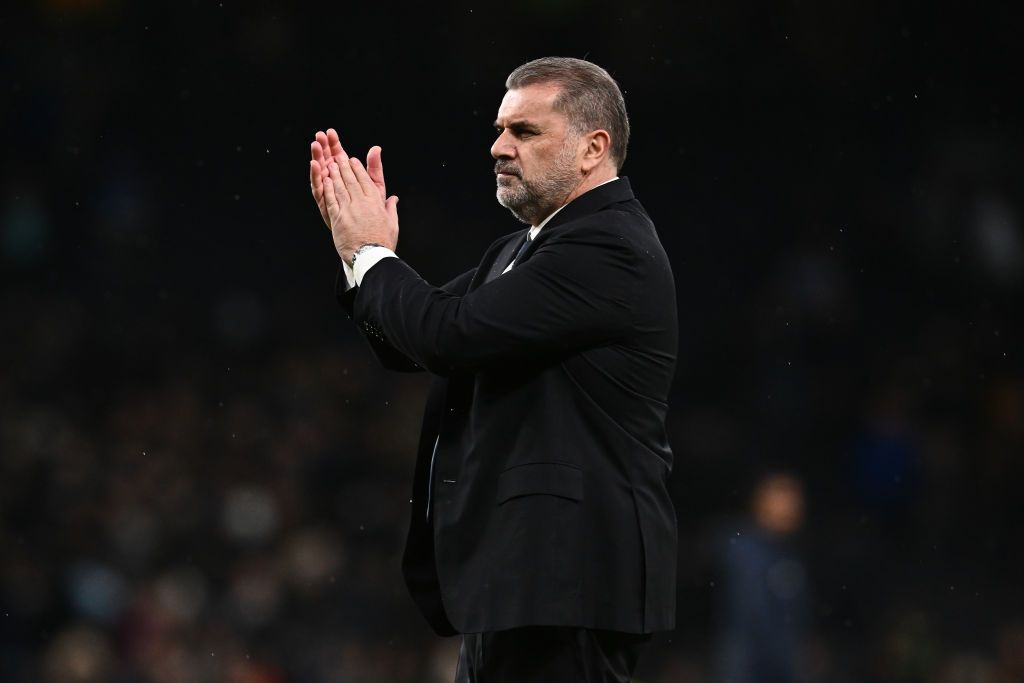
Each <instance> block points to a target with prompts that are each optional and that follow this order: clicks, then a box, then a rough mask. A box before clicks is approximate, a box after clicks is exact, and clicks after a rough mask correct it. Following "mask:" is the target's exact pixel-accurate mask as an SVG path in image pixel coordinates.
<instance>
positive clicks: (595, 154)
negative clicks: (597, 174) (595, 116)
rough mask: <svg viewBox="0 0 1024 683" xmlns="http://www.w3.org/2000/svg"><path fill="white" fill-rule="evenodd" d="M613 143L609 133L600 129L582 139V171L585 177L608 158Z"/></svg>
mask: <svg viewBox="0 0 1024 683" xmlns="http://www.w3.org/2000/svg"><path fill="white" fill-rule="evenodd" d="M611 141H612V139H611V136H610V135H608V131H606V130H603V129H600V128H599V129H597V130H592V131H590V132H589V133H587V134H586V135H584V136H583V137H582V138H580V147H581V150H582V153H583V154H582V158H581V159H580V170H581V171H583V175H587V174H589V173H590V172H591V171H593V170H594V169H595V168H597V167H598V166H599V165H600V164H601V162H603V161H604V160H605V159H607V158H608V148H609V145H611Z"/></svg>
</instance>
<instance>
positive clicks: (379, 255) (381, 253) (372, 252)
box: [341, 176, 619, 289]
mask: <svg viewBox="0 0 1024 683" xmlns="http://www.w3.org/2000/svg"><path fill="white" fill-rule="evenodd" d="M618 179H619V176H615V177H614V178H610V179H608V180H606V181H604V182H603V183H598V184H597V185H594V187H601V185H604V184H605V183H610V182H612V181H613V180H618ZM594 187H592V188H590V190H593V189H594ZM590 190H587V192H590ZM583 194H586V192H584V193H583ZM566 206H568V204H562V205H561V206H560V207H558V208H557V209H555V210H554V211H552V212H551V213H550V214H548V217H547V218H545V219H544V220H542V221H541V222H540V223H539V224H538V225H535V226H533V227H532V228H530V239H531V240H533V239H534V238H536V237H537V233H538V232H540V229H541V228H543V227H544V226H545V225H547V224H548V221H550V220H551V219H552V218H554V217H555V214H556V213H558V212H559V211H561V210H562V209H564V208H565V207H566ZM392 256H393V257H395V258H398V254H396V253H395V252H393V251H391V250H390V249H388V248H387V247H370V248H369V249H367V250H366V251H364V252H363V255H362V256H360V257H359V258H358V259H357V260H356V267H355V268H354V269H353V268H352V266H350V265H348V263H346V262H345V261H342V262H341V265H342V266H344V267H345V280H346V281H347V283H348V288H349V289H352V288H353V287H358V286H359V284H360V283H361V282H362V281H363V276H364V275H365V274H366V271H368V270H369V269H370V268H373V267H374V266H375V265H377V264H378V263H379V262H380V260H381V259H386V258H389V257H392ZM514 263H515V259H513V260H512V263H509V264H508V266H507V267H506V268H505V270H503V271H501V274H502V275H504V274H505V273H507V272H508V271H510V270H512V265H513V264H514Z"/></svg>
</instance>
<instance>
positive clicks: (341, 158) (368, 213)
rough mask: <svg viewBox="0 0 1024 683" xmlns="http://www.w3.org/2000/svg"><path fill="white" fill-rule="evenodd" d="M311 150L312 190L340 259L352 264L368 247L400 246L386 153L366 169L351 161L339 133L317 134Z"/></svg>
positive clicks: (375, 152)
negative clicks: (388, 186)
mask: <svg viewBox="0 0 1024 683" xmlns="http://www.w3.org/2000/svg"><path fill="white" fill-rule="evenodd" d="M315 137H316V139H315V140H314V141H313V142H312V143H311V144H310V155H311V157H312V159H311V160H310V162H309V185H310V189H311V190H312V192H313V199H314V200H315V201H316V204H317V207H318V208H319V209H320V216H321V217H322V218H323V219H324V223H326V224H327V227H328V228H330V230H331V234H332V235H333V237H334V247H335V249H337V251H338V255H339V256H341V258H342V259H343V260H344V261H345V262H346V263H348V264H350V265H351V263H352V253H353V252H354V251H355V250H356V249H358V248H359V247H360V246H362V245H363V244H366V243H368V242H376V243H378V244H383V245H384V246H386V247H388V248H389V249H391V250H394V249H395V248H396V247H397V246H398V197H396V196H394V195H392V196H391V197H388V196H387V191H386V189H385V185H384V166H383V164H382V163H381V148H380V147H378V146H374V147H371V148H370V151H369V152H367V155H366V166H365V167H364V166H363V164H362V162H360V161H359V159H355V158H350V157H349V156H348V154H347V153H346V152H345V149H344V148H343V147H342V146H341V141H340V140H339V139H338V134H337V132H335V130H334V129H333V128H328V129H327V132H326V133H324V132H322V131H317V133H316V136H315Z"/></svg>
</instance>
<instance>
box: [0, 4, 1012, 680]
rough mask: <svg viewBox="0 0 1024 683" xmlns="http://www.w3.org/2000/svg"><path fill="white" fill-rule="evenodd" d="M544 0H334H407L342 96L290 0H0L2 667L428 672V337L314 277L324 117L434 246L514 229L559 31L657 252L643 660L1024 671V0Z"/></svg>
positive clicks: (429, 264)
mask: <svg viewBox="0 0 1024 683" xmlns="http://www.w3.org/2000/svg"><path fill="white" fill-rule="evenodd" d="M548 4H549V3H527V5H528V7H527V8H526V9H524V10H523V11H524V12H527V14H530V15H531V16H533V15H536V17H535V18H536V22H535V23H536V26H534V27H533V29H532V30H533V31H534V33H533V34H531V36H529V37H528V38H524V40H525V41H526V42H524V44H523V45H519V44H518V43H517V44H516V45H514V46H512V47H510V48H509V49H502V50H495V49H494V45H495V43H494V40H495V38H494V37H495V36H499V35H504V33H503V31H505V30H506V29H507V28H508V26H507V21H508V18H507V17H506V16H505V15H504V14H502V13H501V12H492V13H490V14H488V13H487V12H485V11H484V8H463V7H459V8H454V9H441V8H436V7H434V6H433V5H430V6H424V7H422V8H420V9H419V10H416V9H411V10H409V11H410V12H413V13H414V14H412V15H406V14H404V13H403V14H401V15H400V16H399V17H398V18H397V19H395V21H394V22H391V18H389V16H384V15H381V14H380V12H384V10H382V9H380V8H378V7H376V4H374V6H365V7H364V6H359V7H355V6H353V7H349V6H345V7H344V8H333V9H331V8H328V9H323V8H321V9H318V10H317V11H318V12H325V13H327V16H326V17H324V21H325V22H327V24H326V25H332V26H333V25H339V26H345V27H349V28H350V27H351V26H353V25H355V26H381V25H387V26H389V30H393V31H395V37H393V39H389V40H388V41H387V42H388V43H389V47H388V49H386V50H385V49H384V48H382V47H381V45H382V43H381V42H380V41H381V39H380V37H379V36H377V35H376V34H374V33H373V32H372V31H370V32H367V34H366V35H362V32H361V31H360V32H355V31H349V28H346V29H345V30H346V32H347V33H346V34H347V35H348V34H349V33H352V34H354V33H358V34H359V35H349V38H350V40H351V41H352V42H351V45H350V48H349V49H350V52H347V53H345V54H346V55H347V57H346V59H349V58H351V59H352V60H355V61H354V62H353V63H355V64H373V65H374V68H375V69H380V70H383V71H385V72H386V73H388V74H390V76H389V78H393V79H394V81H390V80H389V81H387V89H386V97H390V98H393V101H392V100H389V102H391V104H390V105H388V103H387V102H385V103H384V104H383V105H382V106H370V107H361V108H359V110H358V111H352V110H350V109H349V108H348V107H347V106H346V105H347V102H348V100H347V99H346V97H342V95H341V94H339V93H329V94H328V96H325V97H319V96H311V95H310V93H311V92H314V93H315V91H317V90H318V89H319V88H321V87H322V86H323V85H324V83H323V82H321V80H320V76H319V75H318V74H317V73H316V72H315V71H314V70H311V69H310V64H312V63H314V62H315V60H314V57H316V58H322V59H327V58H329V57H330V58H332V59H333V58H336V57H337V55H336V54H335V52H334V51H335V50H336V49H339V48H337V46H336V45H335V44H334V43H333V42H331V41H330V40H327V39H326V38H327V37H326V36H324V37H323V38H324V40H323V41H321V40H317V39H311V38H310V35H311V30H310V26H311V25H312V24H311V22H310V20H309V17H307V16H306V15H304V14H302V13H301V12H300V11H299V10H297V9H294V8H291V7H290V6H289V7H284V6H280V7H273V6H271V5H266V6H263V5H261V6H260V7H258V8H257V7H253V8H248V7H247V8H241V7H235V6H233V5H231V4H230V3H227V5H228V6H227V7H225V3H192V4H191V5H190V6H189V7H182V8H178V10H177V11H169V12H164V10H163V9H161V8H160V7H159V6H158V4H153V5H152V6H150V5H149V4H143V3H134V4H133V3H118V2H113V1H112V0H108V1H104V0H91V1H90V2H68V1H66V0H47V1H45V2H41V3H34V4H26V5H25V6H24V7H22V6H19V8H18V9H16V10H15V9H11V10H10V12H11V13H12V17H11V19H10V20H9V21H4V22H2V23H0V29H2V30H4V31H5V35H4V40H3V41H2V43H0V76H2V77H3V78H2V82H3V83H4V85H5V88H6V90H5V93H6V95H5V97H4V101H3V103H4V107H3V108H2V110H0V115H2V117H3V119H2V121H3V123H4V125H3V126H2V134H3V135H4V142H5V145H4V149H5V154H4V155H3V158H2V160H0V163H2V166H0V169H2V173H3V175H2V186H0V202H2V204H0V265H2V267H3V276H4V284H3V287H2V289H0V316H2V319H3V320H4V324H3V331H2V334H0V353H2V359H3V369H2V370H0V681H3V683H105V682H111V683H215V682H217V683H219V682H226V683H377V682H387V683H435V682H448V681H451V680H453V674H454V671H453V667H454V662H455V657H456V654H457V650H458V640H457V639H442V638H437V637H435V636H433V635H432V634H431V633H430V632H429V631H428V629H427V627H426V625H425V623H424V622H423V621H422V619H421V618H420V617H419V615H418V613H417V612H416V611H415V608H414V607H413V605H412V602H411V600H410V599H409V598H408V597H407V595H406V593H405V588H404V584H403V582H402V578H401V573H400V557H401V550H402V544H403V541H404V533H405V528H406V524H407V511H408V507H407V506H408V502H409V500H408V497H409V491H410V483H411V477H412V466H413V462H412V458H413V455H414V450H415V441H416V438H417V436H418V429H419V424H420V418H421V415H422V408H423V401H424V399H425V395H426V389H427V382H428V378H427V377H426V376H424V375H398V374H391V373H387V372H385V371H383V370H381V369H380V368H377V367H376V366H375V365H374V363H373V361H372V357H371V355H370V353H369V350H368V348H367V346H366V344H365V343H364V342H363V341H362V340H361V339H360V338H359V335H358V334H357V333H356V331H355V329H354V327H353V326H352V325H351V323H350V321H348V320H346V319H345V315H344V312H343V311H342V310H341V309H340V307H338V306H337V305H336V302H335V301H334V297H333V290H332V285H333V278H334V275H335V268H336V267H337V259H336V256H335V255H334V253H333V252H332V250H331V245H330V240H329V237H328V236H327V235H326V233H325V232H324V229H323V227H322V226H321V225H319V218H318V216H317V215H316V211H315V209H314V207H313V205H312V202H311V200H310V199H309V196H308V189H307V187H306V186H305V173H306V163H307V158H306V154H307V150H308V141H309V138H311V135H312V132H313V131H314V130H316V129H317V128H323V127H326V126H328V125H337V126H344V127H345V130H352V131H363V132H359V133H357V135H363V134H365V135H367V136H370V135H371V134H372V135H374V136H375V135H378V134H379V135H381V136H385V137H386V140H384V141H383V146H384V149H385V160H386V164H387V168H388V169H389V170H388V173H389V174H391V175H390V178H391V180H390V182H391V183H392V184H393V185H392V187H393V188H396V189H397V192H398V193H399V194H400V195H401V196H402V197H403V201H402V207H403V208H402V211H403V213H402V225H403V228H402V229H403V232H402V240H401V243H400V245H399V253H400V255H402V256H403V257H405V258H407V259H408V260H409V261H410V263H412V265H413V266H414V267H416V268H417V269H418V270H419V272H421V273H422V274H424V276H425V277H427V279H428V280H430V281H432V282H444V281H446V280H447V279H449V278H451V277H453V276H455V275H457V274H459V273H460V272H463V271H464V270H466V269H468V268H470V267H472V266H473V265H475V264H476V262H477V259H478V258H479V256H480V254H481V253H482V251H483V249H484V248H485V247H486V245H487V244H489V243H490V242H491V241H492V240H493V239H495V238H496V237H498V236H500V235H503V234H506V233H508V232H511V231H512V230H514V229H516V228H517V227H518V226H517V225H516V224H515V223H514V222H512V221H511V219H509V218H508V217H507V215H506V214H505V213H504V212H502V211H501V210H500V209H499V208H497V207H496V206H495V205H494V201H493V196H492V192H493V186H491V185H490V183H491V182H492V180H493V179H492V178H491V177H490V176H489V174H490V166H491V160H490V159H489V157H487V153H486V150H487V146H488V145H489V144H490V142H491V140H490V138H489V135H490V132H491V129H490V126H489V121H490V116H491V113H492V112H493V110H494V109H496V107H497V104H498V101H499V100H500V96H501V93H502V92H503V88H502V80H503V78H504V75H505V74H506V73H507V72H508V71H509V70H511V68H513V67H515V66H516V65H518V64H519V63H521V62H523V61H525V60H526V59H527V58H532V57H536V56H539V55H540V54H548V53H562V54H571V55H574V56H584V55H585V54H588V53H589V54H590V57H591V58H592V59H594V60H595V61H597V62H598V63H602V64H604V65H606V66H612V67H613V68H612V71H613V73H614V74H615V75H616V77H618V78H619V79H620V81H621V82H622V84H623V87H624V89H625V92H626V100H627V103H628V106H629V107H630V113H631V118H632V120H633V126H634V137H633V142H632V145H631V149H630V156H629V160H628V161H627V166H626V169H625V172H626V173H627V174H628V175H629V176H630V178H631V181H632V182H633V184H634V187H635V188H636V189H637V191H638V193H639V196H640V199H641V201H643V202H644V204H645V206H646V207H647V209H648V210H649V211H650V213H651V214H652V216H653V218H654V220H655V223H656V224H657V226H658V228H659V233H660V235H661V237H662V240H663V243H664V244H665V246H666V249H667V251H668V253H669V255H670V258H671V260H672V263H673V268H674V272H675V275H676V281H677V289H678V300H679V315H680V329H681V344H680V356H679V369H678V375H677V382H676V387H675V391H674V394H673V397H672V399H673V400H672V404H671V406H670V416H669V430H670V442H671V444H672V446H673V448H674V451H675V457H676V462H675V468H674V473H673V477H672V480H671V486H672V490H673V495H674V499H675V502H676V506H677V512H678V518H679V535H680V543H679V548H680V555H679V586H678V605H677V609H678V619H677V621H678V627H677V629H676V630H675V631H674V632H672V633H665V634H660V635H659V636H657V637H656V638H655V640H654V642H653V643H652V644H651V646H650V648H649V651H648V652H647V655H646V657H645V658H644V659H643V660H642V661H641V669H640V671H638V672H637V679H638V680H640V681H644V682H645V683H789V682H792V683H797V682H800V683H818V682H820V683H1021V681H1024V581H1022V579H1021V577H1022V576H1024V550H1022V545H1021V543H1020V533H1019V529H1020V524H1021V522H1022V521H1024V509H1022V505H1021V500H1022V495H1021V485H1022V484H1021V482H1024V362H1022V356H1021V353H1020V350H1021V348H1024V339H1022V335H1024V316H1022V315H1021V312H1022V311H1024V223H1022V213H1021V212H1022V209H1024V204H1022V202H1021V197H1022V196H1024V188H1022V187H1021V176H1020V173H1019V169H1018V166H1019V161H1018V160H1019V158H1020V157H1021V154H1022V152H1024V149H1022V146H1024V145H1022V141H1024V138H1022V136H1021V131H1020V126H1019V122H1020V121H1021V120H1024V119H1022V118H1021V115H1022V112H1021V98H1020V94H1019V93H1020V89H1019V88H1017V87H1016V81H1015V80H1012V79H1011V81H1012V82H1011V81H1007V80H1006V76H1007V74H1008V73H1009V72H1007V71H1006V69H1007V67H1006V66H1004V65H1005V64H1012V63H1015V60H1014V59H1011V58H1010V57H1011V56H1012V47H1013V46H1016V45H1018V44H1019V39H1018V36H1017V35H1016V30H1015V28H1014V27H1015V26H1016V22H1012V21H1009V20H1008V18H1007V17H1006V16H1003V15H1001V14H1000V13H999V12H997V11H996V10H991V11H986V12H985V13H984V14H983V15H981V14H979V15H978V16H974V15H971V14H970V13H965V14H961V12H960V11H959V10H958V11H957V12H955V13H949V12H945V13H944V12H943V10H941V8H938V9H935V11H934V12H932V13H929V14H928V15H927V16H916V15H913V14H914V13H911V12H909V10H904V9H901V8H900V7H898V6H895V5H894V6H893V7H890V6H889V5H888V4H886V5H884V6H883V5H878V6H874V5H872V6H868V5H866V4H863V5H856V6H855V5H853V4H851V5H850V6H849V8H846V9H842V8H840V7H838V6H834V7H831V9H830V10H828V11H826V10H823V9H820V8H819V6H818V5H815V4H806V3H788V4H787V3H784V5H785V7H783V8H781V9H780V10H779V14H778V16H776V15H771V16H768V14H766V10H761V9H757V7H759V6H756V5H751V6H749V7H747V8H745V9H744V8H741V7H739V6H737V7H735V8H731V9H730V8H726V7H725V6H724V5H709V6H707V7H705V8H703V10H701V11H700V12H696V11H694V10H692V8H690V9H687V7H686V6H683V5H681V4H680V5H678V6H677V5H676V4H672V5H671V6H669V5H668V4H666V5H665V6H661V5H658V4H657V3H640V4H639V5H636V6H635V7H633V8H632V9H630V10H629V11H619V9H618V8H610V9H609V11H610V12H612V14H610V15H609V16H612V17H614V18H616V19H617V24H616V25H617V26H618V27H619V29H618V30H620V31H621V32H622V33H623V34H624V35H626V36H627V38H628V39H626V40H619V39H617V38H616V39H614V40H613V39H612V38H609V37H607V36H606V35H605V33H604V32H603V31H604V30H605V28H606V27H605V23H604V18H602V16H597V15H594V16H591V15H590V14H589V13H586V12H583V7H582V5H581V3H579V2H575V1H574V0H570V1H568V2H564V3H550V5H551V6H550V7H548V6H547V5H548ZM897 5H898V3H897ZM474 9H475V11H474ZM415 12H419V13H420V14H415ZM438 12H440V13H441V14H440V15H438V16H435V14H437V13H438ZM446 12H447V14H445V13H446ZM332 13H334V14H332ZM531 13H532V14H531ZM442 15H443V16H442ZM584 15H585V18H584ZM911 15H913V16H911ZM318 16H319V15H318ZM332 22H333V23H332ZM439 22H440V23H439ZM580 22H583V23H580ZM587 22H590V23H587ZM313 23H314V24H315V22H313ZM12 27H18V29H19V30H12ZM424 27H433V28H431V29H430V30H432V31H435V32H437V33H438V34H439V35H441V36H442V37H443V40H439V41H437V42H439V43H440V46H435V45H433V44H431V47H430V48H429V49H428V48H427V47H425V43H424V42H423V41H424V40H426V38H425V37H424V36H426V35H427V34H429V31H427V29H426V28H424ZM588 27H589V28H588ZM429 35H433V34H429ZM594 36H605V37H604V38H603V39H602V40H603V41H604V42H601V41H600V40H598V42H597V43H594V42H593V41H595V40H597V39H596V38H594ZM430 40H433V39H432V38H431V39H430ZM41 45H42V46H44V47H45V49H40V46H41ZM595 45H596V46H597V47H594V46H595ZM505 47H507V48H508V47H509V46H508V45H506V46H505ZM598 48H599V49H598ZM592 49H593V50H594V51H593V52H590V51H591V50H592ZM432 50H436V53H434V52H431V51H432ZM428 52H429V53H430V54H431V58H430V59H425V58H424V54H426V53H428ZM467 55H470V56H472V58H467ZM360 60H363V61H360ZM438 74H444V78H439V77H438ZM346 79H347V80H346ZM341 80H343V81H344V83H345V86H346V89H345V91H344V94H345V95H346V96H347V95H348V94H349V93H351V92H358V93H367V92H369V93H372V94H374V96H380V97H385V94H381V93H384V92H385V91H384V90H382V88H384V86H382V85H381V82H382V81H381V79H380V78H379V77H378V74H377V73H376V72H375V71H374V70H371V69H368V70H366V73H362V72H360V73H351V74H346V78H345V79H341ZM410 103H414V104H415V107H416V108H417V111H416V112H415V113H416V116H415V117H413V118H410V116H409V109H410V107H411V104H410ZM375 104H376V103H375ZM680 117H682V118H680ZM430 122H433V123H430ZM427 123H430V126H427ZM364 142H365V143H366V144H363V143H364ZM370 142H373V143H376V142H380V140H378V139H376V138H373V139H372V140H370V139H367V140H365V141H364V140H362V139H358V140H356V142H353V143H352V144H353V149H365V148H366V147H368V145H369V143H370ZM357 143H358V145H357ZM392 143H393V144H392ZM359 145H361V146H359ZM392 150H394V151H392ZM398 150H403V151H402V152H401V153H399V152H398ZM502 220H505V222H504V223H502V222H501V221H502Z"/></svg>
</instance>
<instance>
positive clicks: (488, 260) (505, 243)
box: [466, 230, 523, 294]
mask: <svg viewBox="0 0 1024 683" xmlns="http://www.w3.org/2000/svg"><path fill="white" fill-rule="evenodd" d="M522 235H523V232H522V231H521V230H520V231H517V232H514V233H512V234H510V235H505V236H504V237H502V238H500V239H498V240H497V241H496V242H494V244H492V245H491V246H490V247H489V248H488V250H487V252H486V253H485V254H484V256H483V258H482V259H480V265H479V267H477V269H476V273H475V274H474V275H473V279H472V280H471V281H470V283H469V289H467V290H466V293H467V294H468V293H469V292H472V291H473V290H474V289H476V288H477V287H479V286H480V285H482V284H484V283H485V282H490V281H491V280H493V279H494V278H496V277H497V276H498V275H500V274H501V271H503V270H505V266H507V265H508V262H509V260H511V258H512V250H513V249H515V248H516V245H517V244H519V240H518V239H517V238H519V237H522ZM495 271H497V272H495Z"/></svg>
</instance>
